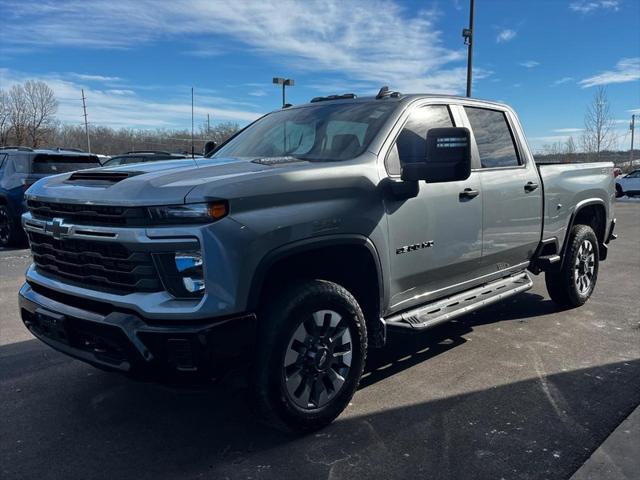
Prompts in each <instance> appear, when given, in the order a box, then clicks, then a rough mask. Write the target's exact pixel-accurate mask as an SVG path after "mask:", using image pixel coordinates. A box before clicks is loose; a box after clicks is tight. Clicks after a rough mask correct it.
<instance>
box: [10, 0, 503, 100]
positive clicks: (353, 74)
mask: <svg viewBox="0 0 640 480" xmlns="http://www.w3.org/2000/svg"><path fill="white" fill-rule="evenodd" d="M5 3H7V5H6V8H5V10H6V11H10V12H11V13H10V15H9V17H10V18H8V21H6V22H3V37H4V38H5V39H12V40H11V41H12V42H13V43H21V44H24V45H31V46H33V45H38V46H40V47H41V48H47V47H49V46H52V45H53V46H74V47H88V48H91V47H102V48H136V47H137V46H139V45H140V44H141V43H144V42H152V41H155V40H159V39H163V40H164V39H166V38H176V37H178V38H181V39H185V38H188V36H189V35H192V36H193V35H197V36H198V38H199V39H200V40H199V41H201V39H203V38H207V37H210V38H211V41H210V42H209V43H210V44H211V46H210V48H211V49H216V48H221V49H222V47H221V46H220V38H221V37H225V36H226V37H228V38H231V39H233V40H234V42H235V43H236V44H240V45H243V46H244V47H245V48H248V49H250V50H251V51H252V52H253V53H258V54H262V55H263V56H265V57H267V58H269V59H270V60H271V61H274V62H282V63H286V65H287V66H289V67H291V68H292V69H297V70H298V71H304V72H307V71H308V72H323V73H327V72H328V73H336V74H339V75H341V76H344V77H346V78H348V79H349V80H353V81H361V82H367V83H368V84H370V85H372V86H378V87H379V86H381V85H384V84H388V85H389V86H391V87H393V88H398V89H401V90H403V91H430V92H434V93H459V92H462V91H463V90H464V84H465V69H464V68H463V67H461V66H460V67H459V66H458V65H456V63H458V62H460V63H462V62H463V60H464V59H465V55H464V50H463V49H462V48H459V49H450V48H446V47H445V46H444V44H443V42H442V39H441V37H442V35H441V32H440V31H439V30H438V29H437V27H436V25H435V23H434V22H435V21H436V20H437V19H438V13H437V12H436V11H434V10H431V11H427V10H422V11H419V12H409V11H407V10H405V9H404V8H403V7H401V6H399V5H398V4H397V3H396V2H394V1H392V0H372V1H370V2H359V1H355V0H342V1H341V0H309V1H305V2H299V1H294V0H263V1H259V2H258V1H255V2H248V1H247V2H222V1H204V0H189V1H181V2H155V1H151V0H138V1H136V2H129V1H123V0H69V1H66V2H62V1H60V2H50V3H45V4H44V5H42V2H41V0H37V1H36V0H20V1H17V0H5ZM86 12H91V15H87V13H86ZM512 35H515V32H513V34H512ZM507 37H508V38H507V39H510V38H512V37H509V34H507ZM216 42H217V44H216ZM212 51H213V50H212ZM196 52H197V50H196ZM192 54H193V53H192Z"/></svg>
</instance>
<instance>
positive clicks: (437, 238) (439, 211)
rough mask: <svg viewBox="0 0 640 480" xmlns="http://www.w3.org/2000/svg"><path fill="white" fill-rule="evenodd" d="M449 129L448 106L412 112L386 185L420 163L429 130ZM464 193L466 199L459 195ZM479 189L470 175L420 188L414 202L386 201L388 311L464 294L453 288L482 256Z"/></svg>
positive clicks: (392, 153) (391, 155)
mask: <svg viewBox="0 0 640 480" xmlns="http://www.w3.org/2000/svg"><path fill="white" fill-rule="evenodd" d="M452 126H454V124H453V120H452V116H451V112H450V109H449V107H448V106H447V105H428V106H422V107H415V108H414V110H413V111H411V113H410V115H409V117H408V119H407V121H406V123H405V124H404V127H403V128H402V130H401V131H400V133H399V134H398V137H397V138H396V140H395V142H394V143H393V146H392V147H391V148H390V150H389V152H388V154H387V157H386V159H385V168H386V171H387V173H388V175H389V176H390V177H391V179H396V180H397V177H399V175H400V171H401V167H402V164H404V163H409V162H419V161H424V155H425V154H426V137H427V131H428V130H429V129H431V128H440V127H452ZM427 161H428V159H427ZM465 189H468V191H469V190H470V191H472V193H471V195H465V194H463V195H461V193H462V192H464V191H465ZM480 189H481V186H480V180H479V178H478V173H477V172H474V173H472V174H471V176H470V177H469V178H468V179H467V180H464V181H459V182H447V183H425V182H420V183H419V192H418V195H417V196H416V197H414V198H409V199H396V198H394V197H393V196H390V195H387V196H386V198H385V209H386V215H387V220H388V226H389V248H390V249H391V251H390V259H391V278H390V310H391V311H399V310H404V309H407V308H410V307H412V306H415V305H418V304H421V303H425V302H427V301H430V300H432V299H434V298H437V297H441V296H445V295H447V294H449V293H453V292H454V291H456V290H460V289H463V287H462V286H461V287H460V288H456V285H459V284H461V283H462V282H464V281H466V280H468V279H469V278H471V277H473V276H474V275H475V271H476V268H477V265H476V264H477V261H478V259H479V258H480V257H481V253H482V195H480ZM473 191H475V192H477V194H478V195H476V196H473Z"/></svg>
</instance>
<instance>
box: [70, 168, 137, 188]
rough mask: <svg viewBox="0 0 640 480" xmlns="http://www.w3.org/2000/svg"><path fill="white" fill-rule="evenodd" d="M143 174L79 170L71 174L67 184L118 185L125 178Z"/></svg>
mask: <svg viewBox="0 0 640 480" xmlns="http://www.w3.org/2000/svg"><path fill="white" fill-rule="evenodd" d="M141 173H144V172H120V171H116V172H109V171H101V170H80V171H79V172H74V173H73V174H71V176H70V177H69V179H68V180H67V182H85V183H96V184H98V185H104V184H114V183H118V182H120V181H122V180H125V179H126V178H130V177H135V176H136V175H140V174H141Z"/></svg>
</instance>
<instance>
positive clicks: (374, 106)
mask: <svg viewBox="0 0 640 480" xmlns="http://www.w3.org/2000/svg"><path fill="white" fill-rule="evenodd" d="M396 106H397V104H389V103H379V102H368V103H345V104H333V105H317V106H316V105H314V106H312V107H304V108H294V109H291V110H281V111H278V112H274V113H271V114H269V115H266V116H265V117H263V118H261V119H260V120H258V121H257V122H256V123H254V124H253V125H250V126H249V127H248V128H247V129H246V130H244V131H242V132H241V133H240V134H238V135H237V136H236V137H235V138H233V139H232V140H230V141H229V143H227V144H226V145H224V146H223V147H221V148H220V149H219V150H217V151H216V152H215V153H214V154H213V157H214V158H215V157H248V158H256V157H259V158H265V157H266V158H269V157H286V156H291V157H295V158H300V159H305V160H327V161H335V160H347V159H350V158H354V157H357V156H358V155H360V154H361V153H362V152H364V150H365V149H366V148H367V146H368V145H369V143H370V142H371V140H372V139H373V137H374V136H375V135H376V134H377V133H378V131H379V130H380V127H381V126H382V125H383V123H384V122H385V121H386V120H387V118H388V117H389V114H390V113H391V112H392V111H393V110H394V109H395V107H396Z"/></svg>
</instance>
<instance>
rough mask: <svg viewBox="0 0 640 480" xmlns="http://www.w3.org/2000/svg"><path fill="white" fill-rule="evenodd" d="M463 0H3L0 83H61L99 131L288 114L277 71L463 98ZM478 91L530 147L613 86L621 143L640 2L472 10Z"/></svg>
mask: <svg viewBox="0 0 640 480" xmlns="http://www.w3.org/2000/svg"><path fill="white" fill-rule="evenodd" d="M467 8H468V1H467V0H457V1H451V0H449V1H434V2H430V1H411V0H407V1H401V0H388V1H387V0H385V1H382V0H381V1H373V0H371V1H365V0H362V1H350V0H342V1H338V0H335V1H334V0H325V1H319V2H316V1H312V0H307V1H298V2H290V1H287V0H277V1H276V0H261V1H256V2H250V1H236V2H222V1H205V0H192V1H168V0H167V1H156V2H151V1H146V0H137V1H122V0H108V1H107V0H82V1H78V0H73V1H64V0H58V1H43V0H36V1H32V0H19V1H13V0H0V18H2V19H3V20H2V28H0V87H1V88H4V89H7V88H10V86H11V85H12V84H13V83H15V82H20V81H23V80H25V79H28V78H33V79H42V80H45V81H47V82H48V83H49V84H50V85H51V86H52V88H54V90H55V92H56V94H57V96H58V99H59V102H60V106H59V110H58V117H59V118H60V119H61V120H62V121H64V122H67V123H74V124H79V123H80V122H81V121H82V103H81V101H80V89H81V88H84V89H85V93H86V95H87V97H88V109H89V118H90V121H91V122H92V123H93V124H96V125H97V124H100V125H110V126H114V127H121V126H130V127H137V128H176V127H177V128H189V127H190V123H191V122H190V113H191V106H190V91H191V90H190V89H191V87H192V86H193V87H195V90H196V104H197V107H196V115H197V120H196V121H197V122H198V123H200V122H202V121H204V119H205V118H206V114H207V113H209V114H210V115H211V118H212V122H213V123H216V122H219V121H236V122H238V123H240V124H244V123H246V122H248V121H250V120H252V119H253V118H255V117H256V116H258V115H259V114H261V113H263V112H266V111H269V110H272V109H274V108H278V106H279V104H280V92H279V90H278V89H277V87H276V86H275V85H272V84H271V78H272V77H273V76H286V77H290V78H294V79H295V80H296V86H295V87H293V88H291V89H289V90H288V101H290V102H292V103H302V102H306V101H308V100H309V99H310V98H312V97H314V96H317V95H324V94H332V93H344V92H355V93H358V94H361V95H365V94H370V93H373V92H375V91H377V89H378V88H379V87H380V86H382V85H389V86H390V87H391V88H393V89H398V90H400V91H402V92H407V93H409V92H411V93H414V92H425V93H427V92H435V93H456V94H463V93H464V87H465V68H466V49H465V47H464V45H463V41H462V37H461V30H462V28H463V27H464V26H465V25H466V23H467V21H468V11H467ZM474 58H475V62H474V67H475V70H476V76H475V81H474V96H477V97H480V98H488V99H493V100H498V101H503V102H506V103H509V104H511V105H512V106H513V107H515V108H516V110H517V111H518V113H519V114H520V117H521V120H522V122H523V124H524V127H525V130H526V131H527V134H528V136H529V138H530V141H531V143H532V145H533V147H534V149H536V150H539V149H540V148H541V147H542V146H543V145H544V144H548V143H552V142H556V141H563V140H565V139H566V138H567V137H568V136H569V135H572V136H574V138H575V139H576V141H578V139H579V137H580V130H581V129H582V127H583V116H584V111H585V109H586V106H587V104H588V103H589V101H590V99H591V97H592V96H593V94H594V92H595V89H596V88H597V87H598V86H599V85H603V86H606V88H607V91H608V95H609V99H610V101H611V108H612V113H613V116H614V118H615V120H616V122H617V123H616V129H617V130H616V134H617V135H618V136H619V147H620V148H622V149H628V145H629V129H628V125H629V119H630V116H631V113H638V114H640V2H639V1H637V0H527V1H525V0H511V1H509V0H476V35H475V51H474Z"/></svg>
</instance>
